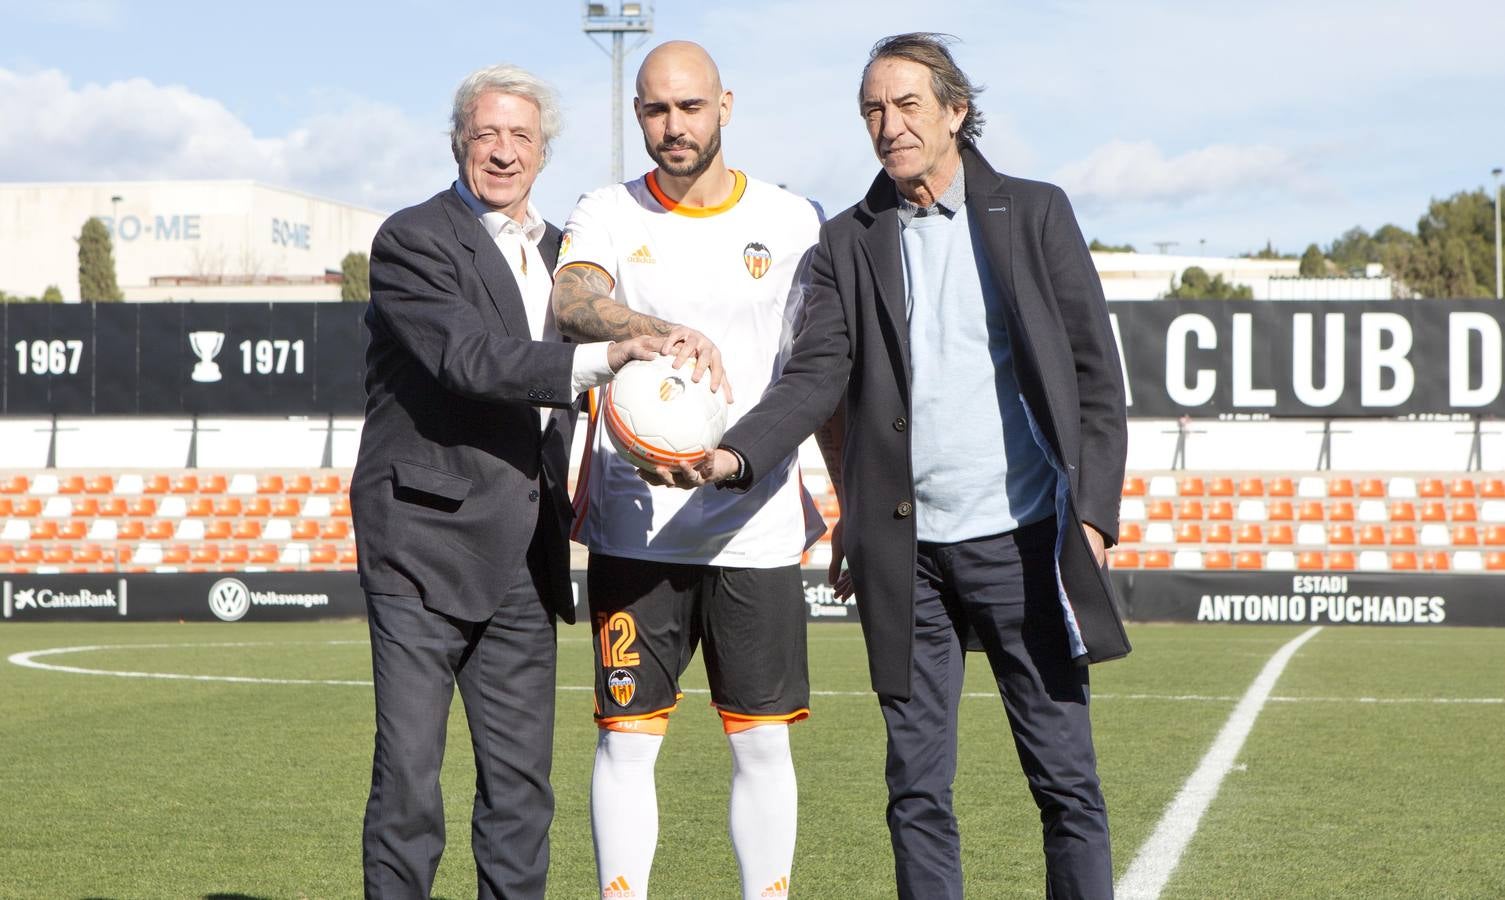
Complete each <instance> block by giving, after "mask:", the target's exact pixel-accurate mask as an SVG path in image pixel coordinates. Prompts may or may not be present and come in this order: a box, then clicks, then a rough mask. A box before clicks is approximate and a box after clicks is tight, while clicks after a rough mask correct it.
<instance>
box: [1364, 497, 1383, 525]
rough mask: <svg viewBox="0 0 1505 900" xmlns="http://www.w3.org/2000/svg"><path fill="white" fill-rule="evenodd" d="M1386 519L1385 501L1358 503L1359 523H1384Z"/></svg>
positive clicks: (1371, 500)
mask: <svg viewBox="0 0 1505 900" xmlns="http://www.w3.org/2000/svg"><path fill="white" fill-rule="evenodd" d="M1388 518H1389V516H1388V513H1387V511H1386V509H1385V501H1383V500H1373V499H1370V500H1360V501H1359V521H1360V522H1384V521H1386V519H1388Z"/></svg>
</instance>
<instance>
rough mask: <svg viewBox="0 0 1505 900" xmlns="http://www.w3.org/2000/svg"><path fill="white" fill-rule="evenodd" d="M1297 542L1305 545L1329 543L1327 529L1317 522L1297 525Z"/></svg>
mask: <svg viewBox="0 0 1505 900" xmlns="http://www.w3.org/2000/svg"><path fill="white" fill-rule="evenodd" d="M1296 543H1298V544H1300V545H1302V546H1303V547H1323V546H1326V545H1327V529H1326V528H1324V527H1322V526H1321V525H1319V524H1317V523H1316V522H1306V523H1304V524H1302V525H1298V526H1297V527H1296Z"/></svg>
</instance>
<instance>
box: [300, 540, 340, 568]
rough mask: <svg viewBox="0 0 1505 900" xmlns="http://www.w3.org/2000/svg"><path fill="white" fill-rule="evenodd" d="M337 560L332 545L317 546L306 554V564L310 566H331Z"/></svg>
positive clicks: (336, 554) (337, 554)
mask: <svg viewBox="0 0 1505 900" xmlns="http://www.w3.org/2000/svg"><path fill="white" fill-rule="evenodd" d="M339 558H340V555H339V552H338V551H337V550H335V548H334V545H333V544H318V545H316V546H315V547H314V548H313V549H312V550H310V551H309V553H308V563H309V565H312V566H332V565H334V564H335V563H336V562H337V561H338V560H339Z"/></svg>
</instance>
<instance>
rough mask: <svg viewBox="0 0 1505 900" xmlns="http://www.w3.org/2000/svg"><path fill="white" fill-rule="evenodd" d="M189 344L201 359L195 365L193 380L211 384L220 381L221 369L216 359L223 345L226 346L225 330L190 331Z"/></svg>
mask: <svg viewBox="0 0 1505 900" xmlns="http://www.w3.org/2000/svg"><path fill="white" fill-rule="evenodd" d="M188 346H190V347H192V348H193V352H194V354H195V355H197V356H198V358H199V361H198V362H197V363H195V364H194V366H193V380H194V381H197V382H199V383H201V384H210V383H212V382H216V381H219V380H220V378H221V377H222V376H221V375H220V371H219V363H217V362H215V361H214V358H215V357H216V356H219V351H220V348H221V347H224V346H225V333H224V332H223V331H190V332H188Z"/></svg>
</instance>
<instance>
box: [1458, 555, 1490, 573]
mask: <svg viewBox="0 0 1505 900" xmlns="http://www.w3.org/2000/svg"><path fill="white" fill-rule="evenodd" d="M1451 565H1452V567H1453V571H1455V572H1482V571H1484V556H1483V554H1481V553H1480V552H1479V551H1478V550H1454V551H1453V553H1452V563H1451Z"/></svg>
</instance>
